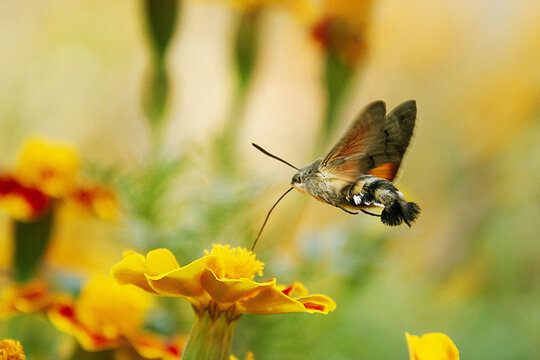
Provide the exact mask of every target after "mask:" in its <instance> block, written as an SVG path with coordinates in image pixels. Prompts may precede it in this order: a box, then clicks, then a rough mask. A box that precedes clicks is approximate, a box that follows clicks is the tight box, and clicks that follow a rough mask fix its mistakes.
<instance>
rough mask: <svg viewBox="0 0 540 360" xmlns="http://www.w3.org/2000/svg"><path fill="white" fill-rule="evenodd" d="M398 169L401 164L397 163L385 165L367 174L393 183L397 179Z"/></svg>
mask: <svg viewBox="0 0 540 360" xmlns="http://www.w3.org/2000/svg"><path fill="white" fill-rule="evenodd" d="M398 168H399V163H397V162H391V163H384V164H382V165H379V166H377V167H376V168H373V169H371V170H369V171H368V172H367V173H368V174H369V175H373V176H376V177H380V178H383V179H386V180H388V181H392V180H394V178H395V177H396V173H397V171H398Z"/></svg>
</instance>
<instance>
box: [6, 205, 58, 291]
mask: <svg viewBox="0 0 540 360" xmlns="http://www.w3.org/2000/svg"><path fill="white" fill-rule="evenodd" d="M53 217H54V212H53V211H52V210H51V211H48V212H47V213H46V214H45V216H43V217H42V218H39V219H37V220H35V221H32V222H21V221H15V224H14V227H15V231H14V234H15V279H16V280H17V281H19V282H23V281H27V280H30V279H32V277H33V276H34V273H35V271H36V268H37V267H38V266H39V265H40V263H41V261H42V259H43V256H44V254H45V250H46V249H47V245H48V244H49V240H50V238H51V230H52V225H53Z"/></svg>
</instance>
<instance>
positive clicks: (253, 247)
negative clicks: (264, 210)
mask: <svg viewBox="0 0 540 360" xmlns="http://www.w3.org/2000/svg"><path fill="white" fill-rule="evenodd" d="M292 189H293V187H292V186H291V187H290V188H289V189H287V191H285V192H284V193H283V194H282V195H281V196H280V197H279V199H277V201H276V202H275V203H274V205H272V207H271V208H270V210H269V211H268V214H266V218H265V219H264V222H263V224H262V226H261V230H259V234H258V235H257V238H256V239H255V241H254V242H253V246H252V247H251V251H253V250H254V249H255V245H257V242H258V241H259V239H260V238H261V234H262V232H263V230H264V227H265V226H266V223H267V222H268V218H270V214H271V213H272V210H274V208H275V207H276V205H277V204H278V202H280V201H281V199H283V198H284V197H285V195H287V194H288V193H289V192H290V191H291V190H292Z"/></svg>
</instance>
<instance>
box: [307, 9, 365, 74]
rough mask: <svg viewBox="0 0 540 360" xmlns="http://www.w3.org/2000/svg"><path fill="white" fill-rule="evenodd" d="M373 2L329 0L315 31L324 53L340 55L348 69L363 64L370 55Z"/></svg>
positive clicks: (321, 10) (314, 34) (314, 27)
mask: <svg viewBox="0 0 540 360" xmlns="http://www.w3.org/2000/svg"><path fill="white" fill-rule="evenodd" d="M373 3H374V1H373V0H358V1H356V0H355V1H350V0H326V1H324V2H323V3H322V6H321V9H320V12H319V13H320V15H319V20H318V21H317V22H315V24H314V26H313V28H312V35H313V37H314V39H315V40H316V41H317V42H318V43H319V44H320V45H321V47H322V48H323V50H324V51H326V52H331V53H334V54H335V55H337V56H338V57H339V58H340V59H341V61H343V62H344V63H345V64H347V65H348V66H354V65H355V64H356V63H357V62H358V61H359V60H362V59H363V58H364V57H365V55H366V51H367V44H366V43H367V31H368V28H369V22H370V20H371V8H372V7H373Z"/></svg>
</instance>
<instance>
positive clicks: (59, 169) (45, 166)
mask: <svg viewBox="0 0 540 360" xmlns="http://www.w3.org/2000/svg"><path fill="white" fill-rule="evenodd" d="M78 171H79V156H78V154H77V152H76V151H75V149H74V148H73V147H71V146H69V145H67V144H62V143H57V142H51V141H47V140H45V139H42V138H38V137H32V138H30V139H28V140H27V141H26V142H25V143H24V145H23V147H22V149H21V152H20V153H19V158H18V160H17V165H16V169H15V174H16V176H17V178H18V179H19V180H20V181H21V182H22V183H23V184H24V185H25V186H31V187H36V188H38V189H40V190H41V191H43V192H44V193H45V194H47V195H49V196H52V197H62V196H64V195H66V194H67V193H68V192H69V191H71V189H73V187H74V186H75V177H76V175H77V173H78Z"/></svg>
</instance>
